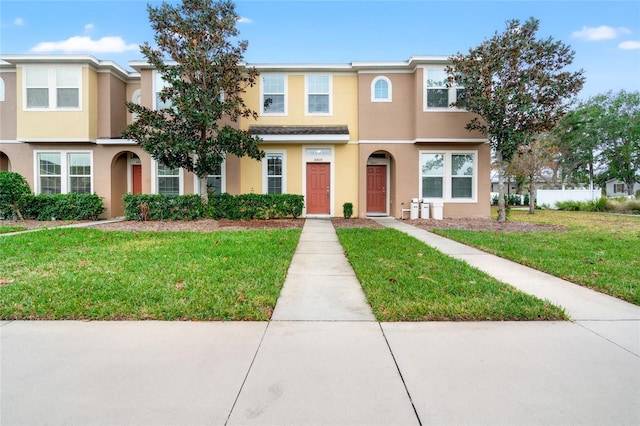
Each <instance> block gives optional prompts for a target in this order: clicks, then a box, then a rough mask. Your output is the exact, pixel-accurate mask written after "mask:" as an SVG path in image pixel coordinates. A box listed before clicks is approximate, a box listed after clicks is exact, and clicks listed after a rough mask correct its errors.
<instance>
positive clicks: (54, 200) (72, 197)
mask: <svg viewBox="0 0 640 426" xmlns="http://www.w3.org/2000/svg"><path fill="white" fill-rule="evenodd" d="M104 211H105V207H104V203H103V199H102V197H100V196H98V195H97V194H75V193H69V194H40V195H36V196H33V195H32V196H29V198H28V200H27V202H26V205H25V207H24V209H23V214H24V217H25V219H36V220H52V219H55V220H97V219H98V218H99V217H100V215H101V214H102V213H103V212H104Z"/></svg>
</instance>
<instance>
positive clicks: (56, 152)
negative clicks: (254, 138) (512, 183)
mask: <svg viewBox="0 0 640 426" xmlns="http://www.w3.org/2000/svg"><path fill="white" fill-rule="evenodd" d="M1 59H2V61H1V62H0V170H12V171H15V172H18V173H20V174H22V175H23V176H25V178H26V179H27V181H28V182H29V184H30V185H31V187H32V189H33V191H34V192H35V193H66V192H92V193H97V194H98V195H100V196H102V197H103V198H104V200H105V206H106V208H107V211H106V212H105V216H107V217H115V216H120V215H122V214H123V205H122V195H124V194H125V193H127V192H131V193H168V194H189V193H197V191H198V190H199V186H198V184H197V178H196V177H195V176H194V175H193V174H191V173H189V172H187V171H185V170H180V169H177V170H174V169H170V168H167V167H164V166H162V165H161V164H158V163H157V162H156V161H155V160H153V159H152V158H151V157H150V156H149V155H148V154H146V153H145V152H144V151H143V150H142V149H141V148H139V147H138V146H137V145H136V144H135V143H134V142H133V141H129V140H124V139H122V138H121V136H120V134H121V131H122V129H123V128H124V127H125V126H126V125H127V124H128V123H131V122H132V121H133V120H135V117H133V116H131V114H129V113H128V112H127V110H126V108H125V107H124V101H125V100H130V101H133V102H137V103H141V104H143V105H145V106H149V107H153V108H156V107H158V106H160V105H159V103H160V102H161V100H160V99H159V97H158V96H157V94H158V92H159V91H160V90H161V89H162V85H163V82H162V80H161V79H160V78H159V76H158V74H157V73H156V72H155V71H154V70H153V69H152V68H151V67H149V66H148V64H146V63H145V62H138V61H133V62H130V63H129V66H130V67H131V69H133V70H134V71H127V70H125V69H124V68H122V67H121V66H119V65H117V64H115V63H113V62H111V61H101V60H98V59H96V58H94V57H92V56H88V55H49V56H42V55H3V56H2V57H1ZM446 59H447V58H446V57H426V56H425V57H412V58H411V59H409V60H408V61H398V62H352V63H350V64H338V65H336V64H315V65H309V64H255V65H252V66H255V67H256V68H257V69H258V70H259V72H260V76H259V81H258V84H256V85H255V86H254V87H252V88H249V89H248V91H247V93H246V99H245V100H246V103H247V105H249V106H250V107H251V108H252V109H254V110H255V111H257V112H258V114H259V118H258V120H253V119H242V120H241V121H240V122H239V123H237V125H238V126H239V127H240V128H242V129H244V130H247V131H248V132H249V133H251V134H254V135H258V136H260V137H261V139H262V140H263V143H262V144H261V149H263V150H264V152H265V153H266V156H265V158H264V159H263V160H262V161H256V160H253V159H249V158H236V157H234V156H231V155H229V156H228V157H227V158H226V159H225V161H224V162H223V163H222V164H220V165H219V167H218V169H217V170H216V171H215V173H213V174H212V175H211V176H210V177H209V182H208V183H209V185H210V187H211V188H212V189H213V190H214V191H215V192H228V193H230V194H240V193H249V192H254V193H293V194H302V195H303V196H304V198H305V210H304V214H305V215H306V216H340V215H341V214H342V205H343V203H345V202H351V203H353V206H354V214H356V215H357V216H359V217H367V216H386V215H389V216H394V217H401V216H402V213H403V210H405V209H408V208H409V204H410V202H411V200H412V199H415V198H419V199H421V200H424V201H426V202H429V203H435V204H438V205H442V206H443V210H444V217H489V215H490V196H489V189H490V188H489V184H488V182H490V177H489V173H490V148H489V145H488V144H487V142H486V139H485V138H484V137H483V136H482V135H481V134H478V133H470V132H468V131H467V130H466V129H465V124H466V123H467V122H469V121H470V119H471V118H472V116H471V114H470V113H468V112H466V111H465V110H464V109H463V108H452V107H450V104H451V103H453V102H454V101H455V100H456V98H457V97H458V96H459V95H460V93H461V91H462V90H464V88H462V87H448V86H447V84H446V73H445V66H446ZM265 100H268V102H265Z"/></svg>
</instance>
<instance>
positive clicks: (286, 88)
mask: <svg viewBox="0 0 640 426" xmlns="http://www.w3.org/2000/svg"><path fill="white" fill-rule="evenodd" d="M276 76H280V77H282V79H283V85H284V91H283V92H282V93H266V94H267V95H269V94H273V95H280V94H281V95H283V96H284V100H283V102H284V111H283V112H265V111H264V96H265V92H264V77H276ZM288 77H289V76H288V75H287V74H280V73H265V74H262V75H261V76H260V101H259V102H260V105H259V106H258V111H260V115H262V116H266V117H269V116H271V117H278V116H279V117H285V116H287V115H289V106H288V99H289V78H288Z"/></svg>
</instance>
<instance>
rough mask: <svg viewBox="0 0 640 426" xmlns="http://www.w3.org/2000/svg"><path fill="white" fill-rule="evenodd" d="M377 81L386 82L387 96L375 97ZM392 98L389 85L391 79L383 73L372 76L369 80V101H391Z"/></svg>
mask: <svg viewBox="0 0 640 426" xmlns="http://www.w3.org/2000/svg"><path fill="white" fill-rule="evenodd" d="M379 81H385V82H386V83H387V97H386V98H378V97H376V84H377V83H378V82H379ZM392 99H393V90H392V85H391V80H389V78H388V77H386V76H384V75H380V76H378V77H376V78H374V79H373V80H372V81H371V102H391V100H392Z"/></svg>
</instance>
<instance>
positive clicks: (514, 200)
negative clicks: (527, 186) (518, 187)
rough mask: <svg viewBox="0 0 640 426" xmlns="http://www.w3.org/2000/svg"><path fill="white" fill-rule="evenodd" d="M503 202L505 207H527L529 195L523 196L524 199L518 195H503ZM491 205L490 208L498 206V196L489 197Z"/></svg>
mask: <svg viewBox="0 0 640 426" xmlns="http://www.w3.org/2000/svg"><path fill="white" fill-rule="evenodd" d="M504 202H505V205H507V206H522V205H525V206H526V205H528V204H529V194H525V195H524V197H522V198H521V197H520V195H519V194H509V195H507V194H504ZM491 205H492V206H497V205H498V196H497V195H494V196H493V197H491Z"/></svg>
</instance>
